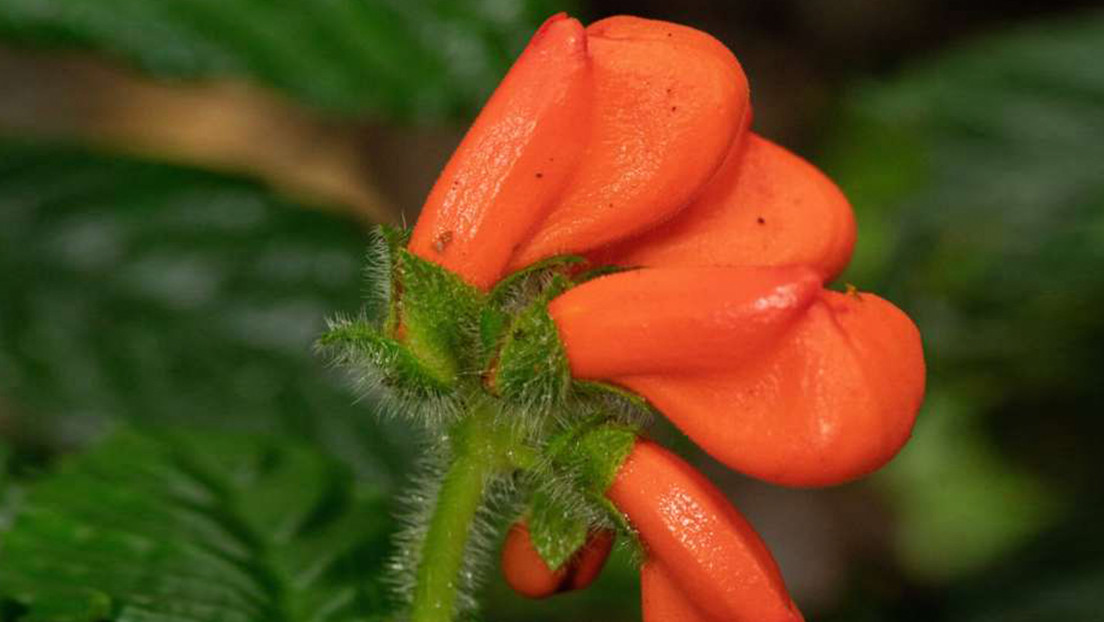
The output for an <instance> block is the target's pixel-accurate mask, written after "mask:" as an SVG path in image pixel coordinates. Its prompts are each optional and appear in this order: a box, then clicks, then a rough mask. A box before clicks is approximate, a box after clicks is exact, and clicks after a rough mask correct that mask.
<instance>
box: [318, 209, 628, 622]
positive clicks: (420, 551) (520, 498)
mask: <svg viewBox="0 0 1104 622" xmlns="http://www.w3.org/2000/svg"><path fill="white" fill-rule="evenodd" d="M407 238H408V236H407V234H406V233H405V232H403V231H400V230H397V229H393V228H388V227H380V228H379V229H378V230H377V231H376V232H375V233H374V235H373V238H372V240H371V243H370V245H369V250H368V266H367V268H366V275H367V277H368V288H367V291H366V299H365V304H364V307H363V309H362V310H361V312H360V313H359V314H358V315H356V316H354V317H346V318H336V319H334V320H331V322H330V324H329V327H328V330H327V332H326V333H325V334H324V335H323V336H322V337H321V339H319V341H318V347H319V350H320V351H322V352H323V353H325V354H327V355H329V356H330V358H331V360H332V361H333V362H334V363H335V364H336V365H338V366H341V367H344V368H346V369H347V370H348V371H349V372H350V375H351V376H352V377H353V378H354V379H355V380H356V381H357V382H358V383H359V384H360V387H361V389H362V390H363V391H364V392H365V393H366V394H368V397H371V398H375V401H376V403H377V404H380V405H382V406H384V408H387V409H389V410H390V411H391V412H392V413H393V414H395V415H398V416H402V417H407V418H411V419H413V420H414V421H416V422H417V423H419V424H420V425H421V427H423V428H424V429H425V430H426V431H427V432H428V434H427V435H426V438H427V440H429V446H428V451H429V456H430V459H429V460H428V461H427V464H431V465H432V466H429V467H427V469H428V471H429V472H428V473H424V474H423V477H422V478H420V479H421V481H423V482H424V484H423V485H424V486H425V488H424V490H423V491H422V492H419V493H415V494H412V495H411V498H412V499H416V500H418V504H417V507H412V508H411V509H410V510H411V516H410V518H409V520H408V521H407V523H408V524H409V526H410V528H409V530H408V531H407V532H406V533H405V534H402V535H400V536H399V545H400V551H399V554H398V556H397V561H396V569H397V570H398V571H399V574H401V575H402V576H403V577H405V578H404V579H402V580H401V581H400V583H401V586H400V590H399V591H400V594H399V596H400V598H403V599H405V600H406V601H407V602H408V603H409V605H410V613H411V620H413V621H414V622H444V621H447V620H452V619H454V618H455V617H456V616H457V615H459V613H460V612H462V611H463V607H464V603H466V602H471V600H472V599H471V598H469V596H470V593H466V592H470V591H471V590H474V589H475V586H474V585H470V583H471V581H469V580H468V579H464V577H473V576H478V574H479V573H478V572H477V570H478V569H477V568H474V566H477V565H478V563H479V560H481V559H485V558H486V557H487V555H486V553H487V551H486V550H485V547H484V546H483V545H481V544H480V543H481V542H485V541H487V540H488V539H491V540H493V539H494V538H493V537H490V538H488V536H487V534H486V533H483V532H482V531H481V530H482V529H485V528H486V526H487V525H489V524H492V523H493V522H494V521H493V520H490V519H491V518H492V517H494V516H495V515H498V516H499V517H500V518H517V517H520V516H525V517H526V519H527V520H528V521H529V523H530V529H531V533H532V535H533V539H534V544H535V545H536V547H537V549H538V552H539V553H540V555H541V556H542V557H543V558H544V560H545V561H546V563H547V564H548V565H549V566H550V567H552V568H558V567H560V566H562V565H563V564H564V563H566V562H567V561H568V560H569V559H570V558H571V556H572V555H574V554H575V553H576V551H578V550H579V548H580V547H581V546H583V545H584V543H585V542H586V539H587V534H588V533H590V532H591V531H592V530H593V529H595V528H598V527H605V528H609V527H615V526H618V525H620V524H621V523H620V517H619V515H618V514H617V513H616V511H615V510H613V508H612V506H610V505H609V503H608V501H605V498H604V492H605V490H606V489H607V488H608V487H609V485H610V483H611V482H612V481H613V478H614V477H615V475H616V473H617V471H618V469H619V467H620V465H621V463H622V462H623V461H624V459H625V457H626V456H627V455H628V452H629V451H630V450H631V448H632V443H633V442H634V441H635V438H636V436H637V433H638V431H639V429H640V426H641V425H642V423H643V422H644V421H645V419H646V417H647V416H648V415H650V409H649V407H648V405H647V404H646V403H645V402H644V401H643V400H641V399H640V398H639V397H637V396H635V395H633V394H632V393H629V392H626V391H624V390H621V389H618V388H616V387H613V386H610V385H605V384H601V383H594V382H580V381H576V380H574V379H572V377H571V371H570V367H569V364H568V359H567V354H566V352H565V350H564V347H563V344H562V342H561V341H560V337H559V333H558V330H557V327H556V324H555V322H554V321H553V320H552V317H551V316H550V315H549V312H548V304H549V302H551V301H552V299H554V298H555V297H556V296H559V295H560V294H562V293H563V292H565V291H567V290H569V289H570V288H572V287H574V286H576V285H577V284H579V283H581V282H583V281H585V280H586V279H587V278H588V276H590V273H586V272H582V271H581V270H582V268H584V267H585V261H584V260H583V259H581V258H578V257H557V258H553V259H550V260H547V261H543V262H540V263H537V264H534V265H533V266H530V267H528V268H526V269H524V270H521V271H519V272H516V273H514V274H511V275H509V276H507V277H506V278H504V279H503V280H502V281H501V282H500V283H499V284H498V285H497V286H496V287H495V288H494V289H493V290H492V291H490V292H483V291H480V290H478V289H476V288H474V287H472V286H470V285H468V284H467V283H465V282H464V281H463V280H462V279H460V278H459V277H457V276H456V275H455V274H453V273H452V272H449V271H448V270H446V269H444V268H442V267H440V266H438V265H437V264H434V263H432V262H430V261H427V260H425V259H422V258H421V257H418V256H416V255H414V254H412V253H410V252H409V251H407V250H406V243H407ZM492 499H493V500H495V501H494V502H493V503H492V501H491V500H492ZM503 500H509V501H508V502H504V501H503Z"/></svg>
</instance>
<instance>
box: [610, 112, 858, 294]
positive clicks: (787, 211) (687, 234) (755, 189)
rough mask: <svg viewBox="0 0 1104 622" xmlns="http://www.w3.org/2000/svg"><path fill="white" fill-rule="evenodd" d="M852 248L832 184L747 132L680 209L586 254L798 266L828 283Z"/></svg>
mask: <svg viewBox="0 0 1104 622" xmlns="http://www.w3.org/2000/svg"><path fill="white" fill-rule="evenodd" d="M854 246H855V218H854V214H853V213H852V211H851V205H850V203H848V201H847V198H846V197H845V196H844V195H843V193H842V192H840V190H839V188H838V187H836V185H835V184H834V183H832V181H831V180H830V179H828V178H827V177H825V176H824V174H823V173H821V172H820V171H818V170H817V169H816V168H815V167H814V166H812V165H811V164H809V163H808V162H806V161H805V160H803V159H801V158H800V157H798V156H796V155H794V154H793V153H790V152H789V151H787V150H786V149H784V148H782V147H779V146H778V145H776V144H774V143H772V142H770V141H768V140H766V139H764V138H762V137H760V136H758V135H756V134H750V135H749V136H748V137H747V140H746V141H744V142H743V144H741V145H736V146H735V147H734V148H733V150H732V153H731V154H730V155H729V157H728V159H727V160H726V162H725V164H724V166H723V167H722V169H721V170H720V172H718V173H717V175H716V176H715V177H714V178H713V180H712V181H711V182H710V183H709V185H708V186H707V187H706V189H705V190H704V192H703V193H702V194H701V195H700V196H699V197H698V198H697V199H695V200H694V202H693V204H691V205H690V207H688V208H687V209H686V210H685V211H683V212H681V213H679V215H678V216H677V217H675V218H674V219H673V220H672V221H671V222H669V223H665V224H664V225H663V226H662V227H659V228H656V229H653V230H652V231H649V232H647V233H645V234H643V235H641V236H639V237H636V238H633V239H631V240H627V241H625V242H622V243H620V244H615V245H613V246H612V247H610V248H607V249H603V250H600V251H598V252H597V253H595V254H594V255H593V257H592V259H593V260H594V261H595V263H598V264H599V265H608V264H617V265H623V266H732V265H786V264H805V265H808V266H811V267H814V268H815V269H817V270H818V271H819V272H820V273H821V275H822V276H823V278H824V280H825V281H829V280H831V279H833V278H835V277H836V276H837V275H838V274H839V273H840V272H842V271H843V269H844V268H845V267H846V266H847V263H848V262H849V261H850V259H851V252H852V250H853V248H854Z"/></svg>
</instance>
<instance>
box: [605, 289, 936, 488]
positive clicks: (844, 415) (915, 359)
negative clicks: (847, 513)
mask: <svg viewBox="0 0 1104 622" xmlns="http://www.w3.org/2000/svg"><path fill="white" fill-rule="evenodd" d="M615 382H617V383H618V384H621V385H623V386H625V387H627V388H629V389H630V390H632V391H635V392H636V393H638V394H640V395H642V396H644V397H645V398H647V399H648V400H649V401H650V402H651V403H652V404H653V405H654V406H655V407H656V408H657V409H659V410H660V412H662V413H663V414H664V415H665V416H666V417H667V418H668V419H670V420H671V422H673V423H674V424H675V425H676V426H678V427H679V429H681V430H682V431H683V432H685V433H686V434H687V435H688V436H689V437H690V438H691V439H693V440H694V441H695V442H696V443H697V444H698V445H700V446H701V447H702V448H703V449H704V450H705V451H707V452H709V454H710V455H712V456H713V457H715V458H717V459H718V460H720V461H721V462H723V463H724V464H726V465H728V466H729V467H731V468H733V469H736V470H739V471H741V472H743V473H746V474H748V475H751V476H754V477H758V478H760V479H764V480H767V481H770V482H774V483H778V484H784V485H793V486H818V485H828V484H837V483H840V482H844V481H847V480H851V479H854V478H857V477H859V476H862V475H865V474H866V473H869V472H871V471H873V470H875V469H877V468H879V467H881V466H882V465H884V464H885V463H886V462H888V461H889V460H890V459H891V458H892V457H893V456H894V455H895V454H896V453H897V451H898V450H899V449H900V448H901V446H902V445H904V443H905V441H907V440H908V437H909V434H910V433H911V431H912V425H913V422H914V420H915V417H916V413H917V411H918V410H919V408H920V404H921V402H922V401H923V395H924V355H923V350H922V347H921V342H920V334H919V332H918V331H917V329H916V326H915V325H914V324H913V323H912V321H911V320H909V318H908V317H907V316H906V315H905V314H904V313H903V312H901V311H900V310H899V309H897V308H896V307H894V306H893V305H891V304H890V303H888V302H886V301H885V300H882V299H880V298H878V297H876V296H873V295H871V294H861V295H858V294H840V293H836V292H829V291H825V292H823V293H822V294H821V295H820V297H819V299H818V300H817V301H816V302H815V303H814V304H813V305H812V306H810V307H809V309H808V311H807V312H806V314H805V316H804V317H803V318H802V319H801V320H800V321H799V322H798V323H797V324H796V326H794V327H793V329H792V330H791V332H790V333H789V334H788V335H787V336H786V337H785V338H784V339H782V340H781V341H780V342H779V343H778V344H777V347H776V348H774V349H773V350H772V351H770V352H769V353H764V355H763V356H762V357H760V358H758V359H756V360H754V361H750V362H749V363H748V364H745V365H741V366H736V367H733V368H732V369H730V370H727V371H723V372H718V373H713V374H697V375H694V374H682V375H677V374H663V375H661V374H653V375H647V376H644V375H641V376H633V377H629V376H626V377H622V378H617V379H615Z"/></svg>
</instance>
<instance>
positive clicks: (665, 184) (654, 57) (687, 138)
mask: <svg viewBox="0 0 1104 622" xmlns="http://www.w3.org/2000/svg"><path fill="white" fill-rule="evenodd" d="M587 38H588V46H589V50H590V58H591V63H592V67H593V72H594V84H595V90H594V112H593V117H592V118H591V128H590V135H589V141H588V143H587V147H586V154H585V155H584V157H583V161H582V163H581V164H580V166H579V169H578V173H577V174H576V176H575V179H573V180H572V182H571V184H570V187H569V188H568V189H567V190H566V191H565V193H564V195H563V197H562V199H561V200H560V201H559V202H558V203H557V205H556V207H555V208H554V209H553V211H552V212H551V213H550V214H549V215H548V217H547V219H546V220H545V221H544V222H543V223H542V224H541V226H540V227H539V229H538V230H537V231H536V233H535V235H534V236H533V238H532V239H531V240H529V241H528V242H527V243H526V244H525V246H523V247H522V248H521V249H520V251H519V252H518V254H517V255H516V256H515V257H514V260H513V262H512V264H511V265H512V268H514V269H518V268H521V267H524V266H526V265H529V264H531V263H533V262H534V261H537V260H540V259H543V258H546V257H549V256H552V255H558V254H564V253H580V252H584V251H588V250H591V249H593V248H597V247H599V246H602V245H604V244H608V243H610V242H612V241H614V240H618V239H622V238H624V237H627V236H630V235H633V234H635V233H638V232H641V231H644V230H646V229H649V228H651V227H653V226H655V225H656V224H658V223H660V222H663V221H664V220H667V219H668V218H670V217H671V216H672V215H673V214H675V213H676V212H677V211H678V210H680V209H682V208H684V207H685V206H686V205H687V203H688V202H689V201H690V200H691V199H692V198H693V197H694V196H695V195H696V194H697V193H698V192H700V191H701V188H702V186H703V185H704V184H705V183H706V182H707V181H708V180H709V179H710V178H711V177H712V176H713V174H714V173H715V172H716V171H717V169H718V167H719V166H720V165H721V162H722V161H723V160H724V157H725V156H726V155H727V153H728V151H729V149H730V148H731V145H732V143H733V141H734V140H735V138H736V136H737V134H738V131H739V129H740V128H741V127H742V125H741V123H742V119H743V118H744V116H745V114H746V112H747V108H748V87H747V79H746V77H745V76H744V72H743V70H742V69H741V68H740V65H739V63H738V62H737V61H736V58H735V57H734V56H733V55H732V53H731V52H729V51H728V49H727V48H725V47H724V45H722V44H721V43H720V42H718V41H717V40H716V39H714V38H712V37H710V36H709V35H707V34H705V33H703V32H700V31H697V30H694V29H692V28H687V27H685V26H679V25H676V24H670V23H666V22H659V21H652V20H645V19H640V18H636V17H613V18H609V19H605V20H602V21H600V22H597V23H595V24H592V25H591V26H590V27H588V28H587Z"/></svg>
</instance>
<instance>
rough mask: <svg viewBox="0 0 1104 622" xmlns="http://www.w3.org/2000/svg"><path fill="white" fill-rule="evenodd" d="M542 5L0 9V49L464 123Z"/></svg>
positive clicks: (192, 2)
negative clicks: (113, 63) (53, 53)
mask: <svg viewBox="0 0 1104 622" xmlns="http://www.w3.org/2000/svg"><path fill="white" fill-rule="evenodd" d="M563 4H564V3H563V2H555V1H553V0H474V1H473V0H460V1H454V0H371V1H356V2H351V1H348V0H315V1H311V0H286V1H281V2H273V1H271V0H4V2H2V3H0V39H2V40H4V41H5V42H7V43H9V44H13V43H14V44H18V45H22V46H28V47H32V48H39V49H60V50H71V51H94V52H97V53H101V54H105V55H107V56H109V57H111V58H113V59H117V60H123V61H126V62H127V63H130V64H132V65H134V66H136V67H138V68H141V69H142V70H144V71H147V72H149V73H151V74H153V75H154V76H157V77H161V78H168V79H181V78H183V79H189V80H194V79H198V78H208V79H209V78H236V79H242V80H248V81H255V82H257V83H259V84H264V85H267V86H271V87H275V88H277V89H280V90H282V91H284V92H286V93H287V94H288V95H290V96H292V97H294V98H296V99H299V100H301V101H303V102H306V103H309V104H312V105H316V106H320V107H323V108H327V109H331V110H334V111H338V112H341V113H345V114H348V115H362V114H365V113H376V114H381V115H384V116H386V117H387V118H391V119H396V118H401V119H408V120H423V121H424V120H431V119H440V118H442V117H452V116H457V115H459V114H470V113H471V112H473V111H474V110H476V109H477V107H478V106H479V105H480V104H481V103H482V102H483V100H484V99H485V98H486V97H487V95H488V94H490V92H491V90H492V89H493V88H494V86H495V85H496V84H498V81H499V79H500V78H501V76H502V74H503V73H505V71H506V69H507V68H508V67H509V66H510V64H511V63H512V62H513V59H514V57H515V56H516V55H517V53H518V52H519V51H520V50H521V48H522V46H524V44H525V42H526V41H527V40H528V37H529V33H531V32H532V31H533V29H534V28H536V27H537V26H538V25H539V24H540V23H541V21H542V20H543V19H545V18H546V17H548V16H549V15H551V14H552V13H554V12H555V11H556V10H557V8H559V10H563Z"/></svg>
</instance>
